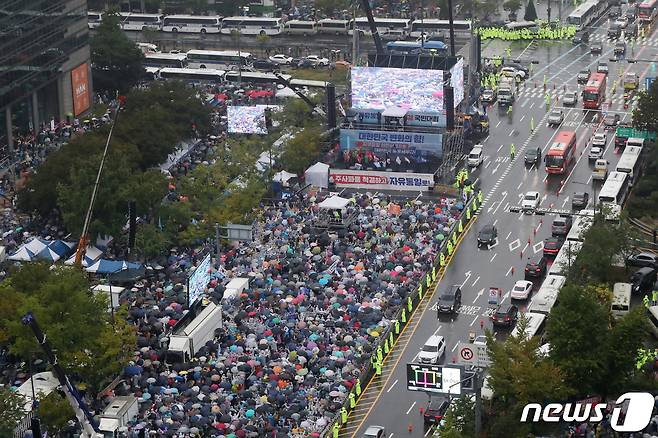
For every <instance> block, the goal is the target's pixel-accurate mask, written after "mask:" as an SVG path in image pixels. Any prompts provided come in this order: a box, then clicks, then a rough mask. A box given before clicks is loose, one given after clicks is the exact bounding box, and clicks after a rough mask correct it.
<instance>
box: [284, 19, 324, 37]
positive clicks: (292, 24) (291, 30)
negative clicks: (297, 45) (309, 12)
mask: <svg viewBox="0 0 658 438" xmlns="http://www.w3.org/2000/svg"><path fill="white" fill-rule="evenodd" d="M283 31H284V32H285V33H287V34H291V35H304V36H307V35H315V34H316V33H318V23H317V22H315V21H304V20H290V21H286V24H284V26H283Z"/></svg>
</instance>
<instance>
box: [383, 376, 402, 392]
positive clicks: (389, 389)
mask: <svg viewBox="0 0 658 438" xmlns="http://www.w3.org/2000/svg"><path fill="white" fill-rule="evenodd" d="M398 380H399V379H396V380H395V382H393V384H392V385H391V386H390V387H389V388H388V390H386V392H391V389H393V387H394V386H395V385H396V384H397V383H398Z"/></svg>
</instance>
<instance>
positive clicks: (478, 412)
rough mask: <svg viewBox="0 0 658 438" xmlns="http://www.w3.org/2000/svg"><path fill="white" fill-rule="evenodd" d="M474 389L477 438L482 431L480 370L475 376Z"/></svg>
mask: <svg viewBox="0 0 658 438" xmlns="http://www.w3.org/2000/svg"><path fill="white" fill-rule="evenodd" d="M473 389H474V390H475V436H476V438H477V437H479V436H480V431H481V430H482V382H481V381H480V369H479V368H478V369H477V370H476V371H475V375H474V376H473Z"/></svg>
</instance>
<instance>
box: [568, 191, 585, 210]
mask: <svg viewBox="0 0 658 438" xmlns="http://www.w3.org/2000/svg"><path fill="white" fill-rule="evenodd" d="M587 204H589V193H587V192H575V193H574V194H573V197H572V198H571V208H572V209H574V210H580V209H581V208H585V207H587Z"/></svg>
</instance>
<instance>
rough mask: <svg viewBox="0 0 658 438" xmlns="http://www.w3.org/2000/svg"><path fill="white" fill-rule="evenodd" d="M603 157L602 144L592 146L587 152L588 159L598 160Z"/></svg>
mask: <svg viewBox="0 0 658 438" xmlns="http://www.w3.org/2000/svg"><path fill="white" fill-rule="evenodd" d="M599 158H603V148H601V147H600V146H592V147H591V148H590V150H589V154H587V159H588V160H590V161H594V160H598V159H599Z"/></svg>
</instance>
